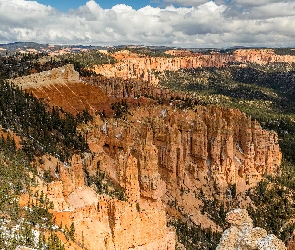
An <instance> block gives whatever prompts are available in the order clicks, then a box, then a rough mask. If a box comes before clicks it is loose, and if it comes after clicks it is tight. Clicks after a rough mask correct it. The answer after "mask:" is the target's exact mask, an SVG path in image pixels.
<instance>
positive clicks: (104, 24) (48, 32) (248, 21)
mask: <svg viewBox="0 0 295 250" xmlns="http://www.w3.org/2000/svg"><path fill="white" fill-rule="evenodd" d="M16 41H22V42H28V41H30V42H38V43H47V44H76V45H78V44H79V45H80V44H82V45H103V46H105V45H131V44H134V45H164V46H173V47H183V48H209V47H210V48H212V47H214V48H228V47H233V46H250V47H262V46H263V47H295V0H214V1H212V0H211V1H208V0H142V1H140V0H138V1H136V0H129V1H127V0H106V1H102V0H36V1H33V0H0V43H9V42H16Z"/></svg>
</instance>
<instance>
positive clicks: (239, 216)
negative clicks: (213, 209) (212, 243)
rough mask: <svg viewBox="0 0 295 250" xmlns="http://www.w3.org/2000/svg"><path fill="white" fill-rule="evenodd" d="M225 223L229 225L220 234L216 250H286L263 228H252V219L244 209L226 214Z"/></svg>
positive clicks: (280, 242) (281, 243)
mask: <svg viewBox="0 0 295 250" xmlns="http://www.w3.org/2000/svg"><path fill="white" fill-rule="evenodd" d="M226 221H227V222H228V223H229V224H230V225H231V226H230V228H228V229H227V230H225V231H224V233H223V234H222V237H221V240H220V243H219V245H218V246H217V248H216V250H286V249H287V248H286V247H285V245H284V243H283V242H282V241H281V240H279V239H278V238H277V237H276V236H275V235H273V234H267V232H266V230H264V229H263V228H259V227H256V228H253V223H252V219H251V218H250V216H249V215H248V212H247V210H245V209H235V210H233V211H231V212H228V213H227V215H226Z"/></svg>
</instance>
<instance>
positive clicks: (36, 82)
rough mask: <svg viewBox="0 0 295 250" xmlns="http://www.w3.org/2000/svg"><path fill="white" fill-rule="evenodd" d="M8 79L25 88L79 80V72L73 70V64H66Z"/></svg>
mask: <svg viewBox="0 0 295 250" xmlns="http://www.w3.org/2000/svg"><path fill="white" fill-rule="evenodd" d="M9 81H10V82H11V83H13V84H15V85H17V86H19V87H20V88H22V89H24V90H25V89H28V88H40V87H45V86H48V85H55V84H65V83H68V82H79V73H78V72H77V71H75V69H74V65H72V64H68V65H65V66H63V67H59V68H56V69H52V70H49V71H44V72H41V73H37V74H32V75H28V76H23V77H17V78H15V79H10V80H9Z"/></svg>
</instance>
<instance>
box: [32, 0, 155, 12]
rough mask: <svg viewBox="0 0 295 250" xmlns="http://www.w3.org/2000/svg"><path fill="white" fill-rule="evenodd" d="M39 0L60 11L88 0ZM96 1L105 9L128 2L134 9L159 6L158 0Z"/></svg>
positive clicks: (75, 6) (72, 7) (76, 6)
mask: <svg viewBox="0 0 295 250" xmlns="http://www.w3.org/2000/svg"><path fill="white" fill-rule="evenodd" d="M37 2H39V3H42V4H45V5H50V6H52V7H54V8H56V9H58V10H60V11H63V12H66V11H68V10H69V9H77V8H78V7H79V6H81V5H85V4H86V2H87V0H37ZM96 3H98V4H99V5H100V6H101V7H102V8H104V9H110V8H112V7H113V6H115V5H117V4H126V5H129V6H132V7H133V8H134V9H140V8H142V7H144V6H146V5H152V6H157V5H159V4H157V3H156V1H153V2H151V1H149V0H145V1H142V0H141V1H136V0H130V1H118V0H106V1H102V0H96Z"/></svg>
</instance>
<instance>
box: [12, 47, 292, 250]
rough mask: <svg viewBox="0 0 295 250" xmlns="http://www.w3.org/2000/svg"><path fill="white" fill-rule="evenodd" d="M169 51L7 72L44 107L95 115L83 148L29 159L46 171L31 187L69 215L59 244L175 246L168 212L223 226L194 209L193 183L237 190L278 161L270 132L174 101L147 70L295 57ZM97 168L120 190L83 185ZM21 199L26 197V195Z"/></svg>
mask: <svg viewBox="0 0 295 250" xmlns="http://www.w3.org/2000/svg"><path fill="white" fill-rule="evenodd" d="M167 53H168V54H170V55H177V57H175V58H164V57H161V58H156V57H141V56H139V55H136V54H134V53H131V52H130V51H120V52H115V53H114V55H113V56H114V57H115V58H116V59H117V63H115V64H104V65H97V66H95V67H94V71H95V72H96V73H97V74H99V76H93V77H88V78H86V77H85V78H82V77H80V76H79V74H78V72H76V71H75V70H74V67H73V65H66V66H64V67H60V68H56V69H53V70H51V71H46V72H42V73H39V74H32V75H29V76H24V77H21V78H15V79H11V80H10V81H11V83H13V84H14V85H17V86H19V87H20V88H22V89H23V90H25V91H28V92H29V93H32V95H34V96H35V97H37V98H39V99H41V100H43V101H44V102H45V103H47V104H48V105H49V107H55V106H59V107H61V108H62V109H63V110H64V111H66V112H70V113H72V114H77V113H78V112H81V111H83V110H85V109H87V110H89V112H90V113H91V114H92V115H93V117H94V119H93V121H91V122H88V123H87V124H81V125H80V126H79V132H80V133H81V134H82V135H83V136H85V137H86V138H87V142H88V145H89V149H90V151H89V152H87V153H84V155H82V156H79V155H74V156H73V157H72V160H71V162H70V163H69V164H66V163H64V162H61V161H59V160H58V159H56V158H55V157H52V156H49V155H44V156H43V157H42V161H41V162H42V163H40V164H38V166H37V167H38V171H39V172H43V171H47V172H49V173H50V174H51V175H52V176H54V180H53V181H52V182H50V183H48V184H45V183H44V182H43V181H42V180H39V182H40V183H39V185H38V187H37V188H36V190H39V191H41V190H42V191H43V192H44V194H47V196H48V198H49V199H50V200H51V201H52V202H53V203H54V209H53V210H52V211H51V212H52V213H53V214H54V216H55V218H56V223H57V224H60V223H62V224H63V225H67V226H68V227H70V225H71V223H72V222H74V223H75V242H71V245H70V244H69V243H66V246H67V249H80V248H81V247H85V248H86V249H106V250H111V249H124V250H125V249H138V250H139V249H140V250H144V249H155V250H156V249H160V250H161V249H163V250H164V249H165V250H166V249H167V250H168V249H171V250H172V249H175V245H176V242H177V237H176V233H175V229H174V228H173V227H169V226H167V222H168V220H169V219H171V218H180V217H183V216H187V217H189V219H190V220H191V221H192V222H193V223H194V224H195V225H201V226H202V227H204V228H212V229H213V230H216V231H219V232H220V231H221V229H220V227H219V226H217V225H216V224H215V223H214V222H213V221H212V220H210V219H209V218H208V217H207V216H206V214H202V213H201V212H200V207H201V206H203V205H204V201H203V200H202V199H200V198H199V196H200V192H201V191H200V190H202V192H204V193H205V194H207V195H209V196H210V194H212V190H213V187H216V188H217V189H218V190H220V193H221V194H220V195H221V197H222V195H223V194H224V193H226V191H227V190H228V188H229V187H231V186H235V187H236V191H237V193H244V192H246V191H247V190H248V189H249V188H251V187H253V186H255V185H256V184H257V183H258V182H259V181H261V180H262V179H263V177H264V176H266V175H273V174H276V173H277V171H278V170H279V168H280V165H281V161H282V153H281V150H280V146H279V143H278V136H277V134H276V133H275V132H274V131H267V130H264V129H262V127H261V125H260V124H259V123H258V122H257V121H256V120H253V119H252V118H251V117H249V116H247V115H245V114H244V113H242V112H241V111H239V110H236V109H232V108H226V107H218V106H213V105H208V106H201V105H196V106H195V108H194V109H189V108H187V109H181V108H179V107H178V106H177V104H178V100H176V99H175V98H176V97H178V98H182V99H184V98H189V96H188V94H185V93H181V92H175V91H171V90H169V89H163V88H161V87H160V86H158V85H157V83H158V79H157V77H156V75H155V74H154V73H153V71H162V72H163V71H165V70H172V71H173V70H175V71H176V70H178V69H180V68H195V67H223V66H224V65H225V64H228V63H230V62H239V63H244V62H256V63H262V62H263V63H267V62H270V61H284V62H286V61H288V62H295V58H293V57H291V56H290V57H288V58H287V59H286V58H285V57H283V56H279V55H275V54H274V53H273V52H272V51H271V50H270V51H268V50H265V51H264V50H262V51H257V50H253V51H252V50H250V51H248V50H247V51H246V52H245V53H244V51H243V50H237V51H235V52H234V53H233V54H232V55H229V54H228V55H223V54H218V53H214V54H210V55H196V54H194V55H190V54H187V53H186V54H185V56H183V57H182V56H181V55H182V54H181V53H184V52H181V51H180V52H177V51H168V52H167ZM159 99H160V100H162V103H159V101H158V100H159ZM122 101H125V102H126V104H127V106H128V110H127V112H124V113H123V115H122V116H121V117H120V118H116V117H114V113H115V111H114V109H113V108H112V104H115V103H122ZM102 113H103V114H104V115H102ZM56 166H59V167H58V169H57V167H56ZM99 173H106V174H107V176H108V177H109V178H110V181H111V182H112V183H113V186H111V187H110V190H115V189H122V190H123V191H124V194H125V195H124V197H123V198H122V197H113V196H111V195H109V194H108V193H105V194H99V193H98V192H97V187H95V185H90V186H89V185H86V184H87V181H88V180H87V178H91V177H92V178H94V177H97V175H98V174H99ZM104 181H105V180H104ZM107 183H108V182H107V181H105V184H106V185H107ZM22 199H23V201H22V202H23V203H25V201H26V199H27V197H26V196H23V198H22ZM253 230H254V229H253ZM253 237H254V236H253ZM79 247H80V248H79ZM220 249H235V248H220ZM245 249H246V248H245ZM247 249H248V248H247ZM261 249H262V248H261ZM263 249H264V248H263Z"/></svg>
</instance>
